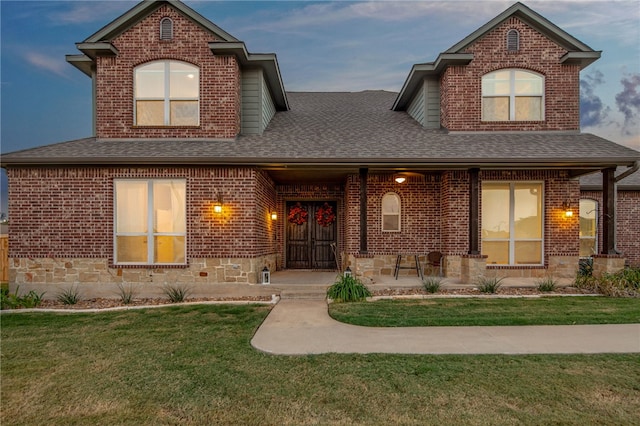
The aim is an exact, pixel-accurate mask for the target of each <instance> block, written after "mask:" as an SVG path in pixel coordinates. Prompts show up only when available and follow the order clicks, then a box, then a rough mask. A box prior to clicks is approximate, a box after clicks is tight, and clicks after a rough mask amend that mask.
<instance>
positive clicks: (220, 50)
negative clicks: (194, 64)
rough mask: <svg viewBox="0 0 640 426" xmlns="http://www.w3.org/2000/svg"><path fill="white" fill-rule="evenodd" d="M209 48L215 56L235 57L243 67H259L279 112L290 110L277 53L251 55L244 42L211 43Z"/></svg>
mask: <svg viewBox="0 0 640 426" xmlns="http://www.w3.org/2000/svg"><path fill="white" fill-rule="evenodd" d="M209 48H210V49H211V52H212V53H213V54H214V55H234V56H235V57H236V58H237V60H238V62H239V63H240V66H241V67H244V68H250V67H258V68H261V69H262V70H263V71H264V75H265V77H266V81H267V84H268V85H269V90H270V92H271V95H272V96H273V100H274V103H275V105H276V108H277V109H278V110H279V111H288V110H289V101H288V100H287V94H286V91H285V90H284V83H283V82H282V76H281V74H280V67H279V66H278V58H277V57H276V54H275V53H249V52H248V51H247V47H246V45H245V44H244V42H241V41H237V42H219V41H215V42H211V43H209Z"/></svg>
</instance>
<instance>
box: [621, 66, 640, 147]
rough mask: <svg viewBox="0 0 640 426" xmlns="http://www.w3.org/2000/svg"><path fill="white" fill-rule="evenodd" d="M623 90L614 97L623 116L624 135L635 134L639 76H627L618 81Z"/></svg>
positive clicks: (638, 104)
mask: <svg viewBox="0 0 640 426" xmlns="http://www.w3.org/2000/svg"><path fill="white" fill-rule="evenodd" d="M620 83H621V84H622V87H623V90H622V92H620V93H618V94H617V95H616V105H617V106H618V110H619V111H620V112H622V113H623V114H624V128H623V132H624V133H625V134H632V133H637V131H638V126H639V123H638V121H639V120H638V118H639V116H640V91H639V90H638V89H640V74H638V73H636V74H627V75H625V76H623V77H622V79H621V80H620Z"/></svg>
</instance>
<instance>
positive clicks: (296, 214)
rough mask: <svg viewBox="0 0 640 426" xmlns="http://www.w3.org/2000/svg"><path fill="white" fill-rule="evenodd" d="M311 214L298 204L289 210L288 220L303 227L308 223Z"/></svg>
mask: <svg viewBox="0 0 640 426" xmlns="http://www.w3.org/2000/svg"><path fill="white" fill-rule="evenodd" d="M308 216H309V213H308V212H307V211H306V210H305V209H304V207H302V205H301V204H300V203H296V205H295V206H293V207H291V209H289V216H288V217H287V219H288V220H289V222H291V223H295V224H296V225H303V224H305V223H306V222H307V217H308Z"/></svg>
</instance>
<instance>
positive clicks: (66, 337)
mask: <svg viewBox="0 0 640 426" xmlns="http://www.w3.org/2000/svg"><path fill="white" fill-rule="evenodd" d="M268 312H269V307H266V306H257V305H254V306H230V305H214V306H212V305H201V306H184V307H163V308H158V309H146V310H135V311H133V310H132V311H120V312H107V313H98V314H77V313H76V314H69V313H28V314H16V313H3V314H2V315H1V316H0V320H1V321H2V327H1V338H2V346H1V352H0V355H1V358H0V361H1V375H2V377H1V379H2V380H1V395H0V401H1V402H2V409H1V414H0V423H1V424H3V425H4V424H7V425H8V424H11V425H36V424H48V425H63V424H65V425H66V424H79V425H94V424H101V425H116V424H131V425H162V424H181V425H205V424H206V425H214V424H223V425H311V424H320V425H390V424H405V425H425V424H434V425H436V424H437V425H443V424H444V425H458V424H469V425H473V424H478V425H485V424H575V425H583V424H611V425H613V424H616V425H617V424H621V425H622V424H634V423H635V422H636V421H637V414H638V413H639V412H640V367H639V365H640V355H637V354H630V355H576V356H567V355H557V356H548V355H544V356H541V355H536V356H494V355H481V356H425V355H375V354H374V355H336V354H328V355H314V356H272V355H267V354H264V353H261V352H258V351H256V350H254V349H253V348H252V347H251V346H250V343H249V342H250V339H251V337H252V334H253V333H254V331H255V330H256V328H257V327H258V326H259V325H260V323H261V322H262V321H263V319H264V318H265V316H266V315H267V314H268Z"/></svg>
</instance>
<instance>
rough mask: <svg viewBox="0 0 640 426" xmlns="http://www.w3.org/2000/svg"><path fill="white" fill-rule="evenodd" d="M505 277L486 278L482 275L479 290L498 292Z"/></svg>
mask: <svg viewBox="0 0 640 426" xmlns="http://www.w3.org/2000/svg"><path fill="white" fill-rule="evenodd" d="M503 279H504V278H485V277H480V278H479V279H478V283H477V286H478V290H480V292H481V293H492V294H493V293H496V292H497V291H498V289H499V288H500V286H501V285H502V284H501V281H502V280H503Z"/></svg>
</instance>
